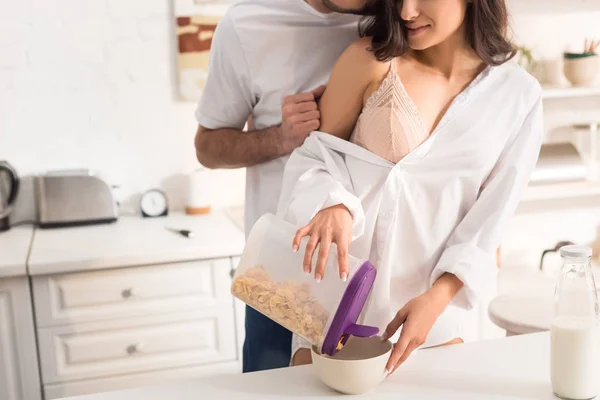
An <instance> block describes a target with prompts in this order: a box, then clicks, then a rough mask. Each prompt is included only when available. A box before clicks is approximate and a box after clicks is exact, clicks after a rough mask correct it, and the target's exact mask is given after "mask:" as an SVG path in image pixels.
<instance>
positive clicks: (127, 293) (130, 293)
mask: <svg viewBox="0 0 600 400" xmlns="http://www.w3.org/2000/svg"><path fill="white" fill-rule="evenodd" d="M135 293H136V290H135V288H127V289H123V291H122V292H121V297H122V298H124V299H128V298H130V297H133V296H135Z"/></svg>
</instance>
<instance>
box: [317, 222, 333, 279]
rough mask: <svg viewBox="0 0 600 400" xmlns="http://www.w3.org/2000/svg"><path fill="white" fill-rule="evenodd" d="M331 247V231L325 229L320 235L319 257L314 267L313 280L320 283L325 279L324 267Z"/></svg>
mask: <svg viewBox="0 0 600 400" xmlns="http://www.w3.org/2000/svg"><path fill="white" fill-rule="evenodd" d="M330 246H331V230H330V229H325V231H324V232H322V233H321V242H320V243H319V257H318V258H317V265H316V267H315V280H316V281H317V282H320V281H321V279H323V278H324V277H325V266H326V265H327V256H328V255H329V247H330Z"/></svg>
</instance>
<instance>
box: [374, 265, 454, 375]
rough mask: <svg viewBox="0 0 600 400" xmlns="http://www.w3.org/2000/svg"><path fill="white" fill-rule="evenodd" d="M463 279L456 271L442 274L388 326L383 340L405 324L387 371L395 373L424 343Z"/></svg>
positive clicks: (401, 310)
mask: <svg viewBox="0 0 600 400" xmlns="http://www.w3.org/2000/svg"><path fill="white" fill-rule="evenodd" d="M462 285H463V284H462V282H461V281H460V279H458V278H457V277H456V276H455V275H453V274H448V273H446V274H444V275H442V276H441V277H440V278H439V279H438V280H437V281H436V282H435V283H434V284H433V286H432V287H431V289H429V290H428V291H426V292H425V293H423V294H422V295H420V296H417V297H415V298H414V299H412V300H411V301H409V302H408V303H406V305H405V306H404V307H402V308H401V309H400V311H398V313H397V314H396V316H395V317H394V319H393V320H392V322H390V324H389V325H388V326H387V328H386V329H385V332H384V334H383V338H382V340H386V339H387V338H390V337H392V336H393V335H394V334H395V333H396V331H397V330H398V329H399V328H400V326H402V331H401V332H400V337H399V338H398V342H397V343H396V344H394V349H393V350H392V354H391V356H390V359H389V360H388V363H387V366H386V371H387V373H388V375H389V374H392V373H393V372H394V371H395V370H396V368H398V367H399V366H400V365H401V364H402V363H404V362H405V361H406V360H407V359H408V357H409V356H410V354H411V353H412V352H413V350H415V349H416V348H418V347H419V346H421V345H422V344H423V343H425V340H426V339H427V336H428V335H429V331H431V328H432V327H433V325H434V324H435V321H437V319H438V317H439V316H440V315H441V314H442V313H443V312H444V310H445V309H446V307H447V306H448V304H450V301H451V300H452V298H453V297H454V296H455V295H456V293H458V291H459V290H460V288H461V287H462Z"/></svg>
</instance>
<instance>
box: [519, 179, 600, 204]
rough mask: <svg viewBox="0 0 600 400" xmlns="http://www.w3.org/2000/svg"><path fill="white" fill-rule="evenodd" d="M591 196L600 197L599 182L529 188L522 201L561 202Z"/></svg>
mask: <svg viewBox="0 0 600 400" xmlns="http://www.w3.org/2000/svg"><path fill="white" fill-rule="evenodd" d="M593 196H600V182H593V181H582V182H567V183H553V184H547V185H532V186H529V187H528V188H527V190H526V191H525V194H524V195H523V199H522V201H523V202H530V201H542V200H561V199H569V198H580V197H593Z"/></svg>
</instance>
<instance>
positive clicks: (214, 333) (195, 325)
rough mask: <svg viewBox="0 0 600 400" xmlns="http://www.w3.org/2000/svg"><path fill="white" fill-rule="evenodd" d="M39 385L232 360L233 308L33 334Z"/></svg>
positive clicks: (70, 327) (59, 328)
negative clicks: (41, 382) (36, 340)
mask: <svg viewBox="0 0 600 400" xmlns="http://www.w3.org/2000/svg"><path fill="white" fill-rule="evenodd" d="M38 339H39V345H40V362H41V369H42V381H43V383H44V384H51V383H60V382H66V381H70V380H76V379H87V378H98V377H105V376H111V375H118V374H126V373H133V372H144V371H151V370H157V369H162V368H174V367H182V366H188V365H199V364H206V363H212V362H221V361H230V360H235V358H236V342H235V328H234V315H233V306H230V307H229V308H226V307H220V308H215V309H211V310H198V311H194V312H185V313H179V314H165V315H162V316H160V317H145V318H129V319H123V320H114V321H103V322H94V323H87V324H80V325H72V326H64V327H57V328H42V329H39V330H38Z"/></svg>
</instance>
